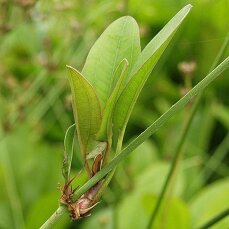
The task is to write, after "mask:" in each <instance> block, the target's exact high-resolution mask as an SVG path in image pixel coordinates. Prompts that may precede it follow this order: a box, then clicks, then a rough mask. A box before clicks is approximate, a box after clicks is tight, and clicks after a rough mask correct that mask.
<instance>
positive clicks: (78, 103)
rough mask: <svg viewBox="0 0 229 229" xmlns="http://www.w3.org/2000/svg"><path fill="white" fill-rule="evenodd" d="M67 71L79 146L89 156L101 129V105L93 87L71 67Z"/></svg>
mask: <svg viewBox="0 0 229 229" xmlns="http://www.w3.org/2000/svg"><path fill="white" fill-rule="evenodd" d="M67 69H68V73H69V74H68V79H69V82H70V86H71V91H72V105H73V111H74V117H75V122H76V128H77V134H78V139H79V145H80V149H81V152H82V153H83V154H87V153H89V151H90V150H92V147H93V146H94V144H95V137H96V133H97V132H98V129H99V127H100V123H101V110H100V104H99V100H98V98H97V95H96V93H95V91H94V89H93V87H92V86H91V85H90V84H89V82H88V81H87V80H86V79H85V78H84V77H83V75H82V74H81V73H80V72H78V71H77V70H76V69H74V68H72V67H70V66H67Z"/></svg>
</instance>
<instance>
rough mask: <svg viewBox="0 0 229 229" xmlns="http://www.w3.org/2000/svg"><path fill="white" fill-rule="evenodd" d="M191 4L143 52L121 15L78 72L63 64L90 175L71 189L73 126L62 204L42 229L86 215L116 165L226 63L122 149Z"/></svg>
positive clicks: (134, 27) (135, 31)
mask: <svg viewBox="0 0 229 229" xmlns="http://www.w3.org/2000/svg"><path fill="white" fill-rule="evenodd" d="M190 9H191V5H187V6H186V7H184V8H183V9H182V10H181V11H179V12H178V14H177V15H175V17H174V18H172V19H171V21H170V22H169V23H168V24H167V25H166V26H165V27H164V28H163V29H162V30H161V31H160V32H159V33H158V35H157V36H156V37H155V38H154V39H153V40H152V41H151V42H150V43H149V44H148V45H147V46H146V47H145V49H144V50H143V51H142V52H141V47H140V40H139V33H138V27H137V24H136V22H135V20H134V19H133V18H131V17H122V18H120V19H118V20H117V21H115V22H114V23H112V24H111V25H110V26H109V27H108V28H107V30H106V31H105V32H104V33H103V34H102V35H101V37H100V38H99V39H98V40H97V42H96V43H95V45H94V46H93V47H92V49H91V51H90V53H89V55H88V57H87V60H86V63H85V66H84V68H83V70H82V73H80V72H79V71H77V70H75V69H74V68H72V67H70V66H67V68H68V73H69V75H68V76H69V82H70V86H71V91H72V97H73V110H74V117H75V121H76V130H77V135H78V141H79V145H80V151H81V153H82V158H83V161H84V165H85V169H86V171H87V174H88V178H89V180H88V181H87V182H86V183H85V184H84V185H82V186H81V187H80V188H79V189H77V190H72V187H71V183H72V179H70V175H69V174H70V169H71V160H72V155H73V144H72V139H73V136H74V126H72V127H70V129H69V130H68V131H67V134H66V138H65V150H66V154H65V159H64V163H63V174H64V177H65V186H64V188H63V189H62V196H61V200H60V203H61V205H60V207H59V209H58V210H57V211H56V212H55V213H54V215H53V216H51V217H50V219H49V220H48V221H47V222H46V223H45V224H44V225H43V226H42V228H48V227H50V226H51V225H52V224H54V223H55V222H56V221H57V220H59V219H60V218H61V216H62V215H63V214H64V213H66V212H67V211H69V212H70V214H71V217H72V219H74V220H75V219H79V218H82V217H84V216H87V215H88V214H89V212H90V210H91V209H92V208H93V207H94V206H95V204H96V203H97V201H98V200H99V199H100V197H101V195H102V193H103V191H104V189H105V188H106V186H107V185H108V184H109V182H110V180H111V178H112V176H113V174H114V171H115V168H116V166H117V165H118V164H119V163H120V162H121V161H122V160H123V159H124V158H125V157H126V156H127V155H128V154H129V153H130V152H132V151H133V150H134V149H135V148H136V147H138V146H139V145H140V144H141V143H143V142H144V141H145V140H146V139H147V138H148V137H149V136H151V135H152V134H153V133H154V132H156V131H157V130H158V129H159V128H160V127H161V126H162V125H163V124H164V123H165V122H167V121H168V120H169V119H170V118H171V117H172V116H174V115H175V114H176V113H177V112H178V111H179V110H180V109H182V108H183V106H184V105H185V104H187V103H188V102H189V101H190V99H191V98H192V97H193V96H195V95H196V94H198V93H200V92H202V91H203V89H204V88H205V87H206V86H207V85H208V84H209V83H211V82H212V81H213V80H214V79H215V78H216V77H217V76H219V75H220V74H221V73H222V72H223V71H224V70H225V69H226V68H228V66H229V59H228V58H227V59H226V60H225V61H223V62H222V63H221V64H220V65H219V66H218V67H216V68H215V69H214V70H213V71H212V72H211V73H210V74H209V75H207V76H206V77H205V78H204V79H203V80H202V81H201V82H200V83H199V84H197V85H196V86H195V87H194V88H193V89H191V90H190V91H189V92H188V93H187V94H186V95H185V96H184V97H183V98H181V99H180V100H179V101H178V102H177V103H176V104H175V105H174V106H172V107H171V108H170V109H169V110H168V111H167V112H165V113H164V114H163V115H162V116H161V117H160V118H159V119H158V120H156V121H155V122H154V123H153V124H152V125H151V126H150V127H149V128H147V129H146V130H145V131H144V132H143V133H142V134H141V135H140V136H139V137H137V138H136V139H135V140H134V141H132V142H131V143H130V144H129V145H128V146H127V147H126V148H125V149H123V150H122V143H123V137H124V132H125V128H126V125H127V122H128V120H129V117H130V114H131V112H132V110H133V107H134V105H135V103H136V100H137V98H138V96H139V94H140V92H141V89H142V88H143V86H144V84H145V82H146V80H147V78H148V76H149V75H150V73H151V71H152V69H153V68H154V66H155V64H156V63H157V61H158V60H159V58H160V56H161V55H162V53H163V52H164V50H165V48H166V47H167V45H168V44H169V42H170V40H171V38H172V37H173V35H174V34H175V32H176V30H177V29H178V27H179V26H180V24H181V22H182V21H183V20H184V18H185V17H186V16H187V14H188V12H189V11H190ZM112 158H113V159H112ZM91 159H94V161H93V162H92V161H91ZM101 167H102V169H101ZM100 169H101V170H100Z"/></svg>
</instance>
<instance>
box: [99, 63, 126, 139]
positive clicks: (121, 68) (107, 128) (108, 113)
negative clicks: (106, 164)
mask: <svg viewBox="0 0 229 229" xmlns="http://www.w3.org/2000/svg"><path fill="white" fill-rule="evenodd" d="M127 67H128V61H127V59H124V60H122V62H121V63H120V64H119V65H118V67H117V69H116V71H115V78H116V79H118V81H117V83H116V85H115V88H114V90H113V92H112V94H111V96H110V97H109V99H108V101H107V103H106V106H105V108H104V111H103V119H102V123H101V127H100V130H99V132H98V134H97V139H98V140H106V139H108V138H109V137H110V135H111V130H112V114H113V110H114V106H115V103H116V102H117V100H118V97H119V96H120V94H121V91H122V89H123V87H124V85H125V77H126V73H127Z"/></svg>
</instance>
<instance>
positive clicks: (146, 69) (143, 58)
mask: <svg viewBox="0 0 229 229" xmlns="http://www.w3.org/2000/svg"><path fill="white" fill-rule="evenodd" d="M191 7H192V6H191V5H187V6H185V7H184V8H183V9H181V10H180V11H179V12H178V13H177V14H176V15H175V16H174V17H173V18H172V19H171V20H170V21H169V22H168V23H167V25H165V27H164V28H163V29H162V30H161V31H160V32H159V33H158V34H157V35H156V36H155V37H154V38H153V40H152V41H151V42H150V43H149V44H148V45H147V46H146V47H145V49H144V50H143V51H142V53H141V55H140V56H139V58H138V60H137V61H136V64H135V65H134V66H133V69H132V71H131V73H130V75H129V77H128V78H130V80H129V82H128V84H127V85H126V87H125V88H124V90H123V92H122V94H121V95H120V97H119V99H118V101H117V105H116V106H115V110H114V120H113V122H114V123H113V124H114V128H113V134H114V144H117V141H118V138H120V140H121V141H122V139H123V135H124V131H125V128H126V125H127V122H128V119H129V117H130V114H131V112H132V110H133V107H134V105H135V103H136V100H137V98H138V96H139V94H140V92H141V90H142V88H143V86H144V84H145V82H146V80H147V78H148V76H149V75H150V73H151V71H152V69H153V68H154V66H155V65H156V63H157V61H158V60H159V58H160V56H161V55H162V53H163V52H164V50H165V48H166V47H167V45H168V43H169V42H170V40H171V38H172V37H173V35H174V33H175V32H176V30H177V29H178V27H179V26H180V24H181V22H182V21H183V20H184V18H185V17H186V16H187V14H188V12H189V11H190V9H191Z"/></svg>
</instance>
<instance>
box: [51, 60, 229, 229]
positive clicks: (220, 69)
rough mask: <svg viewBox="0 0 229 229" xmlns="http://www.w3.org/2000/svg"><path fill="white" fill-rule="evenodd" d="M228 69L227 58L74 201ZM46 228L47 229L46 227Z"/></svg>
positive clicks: (150, 127)
mask: <svg viewBox="0 0 229 229" xmlns="http://www.w3.org/2000/svg"><path fill="white" fill-rule="evenodd" d="M228 67H229V57H228V58H226V59H225V60H224V61H223V62H222V63H221V64H219V65H218V66H217V67H216V68H215V69H214V70H213V71H212V72H211V73H210V74H208V75H207V76H206V77H205V78H204V79H203V80H202V81H200V82H199V83H198V84H197V85H196V86H195V87H194V88H192V89H191V90H190V91H189V92H188V93H187V94H186V95H185V96H183V97H182V98H181V99H180V100H179V101H178V102H176V103H175V104H174V105H173V106H172V107H171V108H170V109H169V110H168V111H167V112H165V113H164V114H163V115H162V116H161V117H160V118H158V119H157V120H156V121H155V122H154V123H153V124H151V125H150V126H149V127H148V128H147V129H146V130H145V131H144V132H142V133H141V134H140V135H139V136H138V137H137V138H135V139H134V140H133V141H132V142H131V143H130V144H129V145H128V146H127V147H126V148H124V149H123V150H122V151H121V152H120V154H118V155H117V156H115V157H114V158H113V159H112V160H111V161H110V162H109V163H108V164H107V165H105V166H104V167H103V168H102V170H101V171H99V172H98V173H96V175H95V176H93V177H92V178H91V179H90V180H88V181H87V182H86V183H85V184H84V185H83V186H81V187H80V188H79V189H78V190H77V191H76V193H75V194H74V199H75V200H77V199H78V198H80V197H81V196H82V195H83V194H84V193H85V192H86V191H88V190H89V189H90V188H91V187H92V186H94V185H95V184H96V183H98V182H99V181H100V180H101V179H103V178H104V177H105V176H106V175H107V174H108V173H109V172H110V171H112V170H113V169H115V168H116V166H117V165H118V164H119V163H120V162H122V161H123V160H124V159H125V158H126V157H127V156H128V155H129V154H130V153H131V152H132V151H133V150H134V149H136V148H137V147H138V146H139V145H141V144H142V143H143V142H144V141H145V140H146V139H147V138H149V137H150V136H151V135H152V134H154V133H155V132H156V131H157V130H158V129H159V128H160V127H161V126H162V125H164V124H165V123H166V122H167V121H169V120H170V119H171V118H172V117H173V116H174V115H175V114H176V113H177V112H178V111H180V110H181V109H182V108H183V107H184V106H185V105H186V104H187V103H188V102H189V101H190V100H191V99H192V98H193V97H194V96H196V95H197V94H198V93H200V92H201V91H203V89H204V88H205V87H207V86H208V85H209V84H210V83H211V82H212V81H213V80H214V79H216V78H217V77H218V76H219V75H220V74H221V73H222V72H223V71H225V70H226V69H227V68H228ZM47 228H48V227H47Z"/></svg>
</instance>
